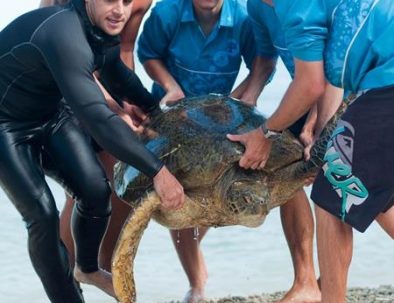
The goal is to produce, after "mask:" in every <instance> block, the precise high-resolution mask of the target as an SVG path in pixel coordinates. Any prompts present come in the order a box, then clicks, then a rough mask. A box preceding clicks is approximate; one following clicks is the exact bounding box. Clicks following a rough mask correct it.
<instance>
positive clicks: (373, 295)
mask: <svg viewBox="0 0 394 303" xmlns="http://www.w3.org/2000/svg"><path fill="white" fill-rule="evenodd" d="M283 295H284V292H275V293H271V294H260V295H253V296H248V297H226V298H220V299H217V300H207V301H205V303H269V302H275V301H276V300H279V299H280V298H282V297H283ZM346 302H347V303H392V302H394V286H390V285H384V286H379V287H377V288H361V287H354V288H349V290H348V294H347V299H346ZM168 303H181V302H180V301H171V302H168Z"/></svg>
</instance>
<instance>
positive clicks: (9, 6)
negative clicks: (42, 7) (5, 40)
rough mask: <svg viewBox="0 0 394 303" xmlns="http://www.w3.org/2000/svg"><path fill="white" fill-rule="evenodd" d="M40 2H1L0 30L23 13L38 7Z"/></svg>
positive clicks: (1, 0)
mask: <svg viewBox="0 0 394 303" xmlns="http://www.w3.org/2000/svg"><path fill="white" fill-rule="evenodd" d="M39 4H40V0H12V1H8V0H0V29H3V28H4V27H5V26H6V25H7V24H8V23H10V22H11V21H12V20H14V19H15V18H16V17H18V16H20V15H22V14H23V13H25V12H27V11H30V10H33V9H35V8H37V7H38V5H39Z"/></svg>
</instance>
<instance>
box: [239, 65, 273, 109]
mask: <svg viewBox="0 0 394 303" xmlns="http://www.w3.org/2000/svg"><path fill="white" fill-rule="evenodd" d="M275 64H276V60H274V59H268V58H262V57H256V59H255V60H254V61H253V67H252V70H251V72H250V73H249V75H248V76H247V78H245V80H244V81H243V82H242V83H241V84H240V85H239V86H238V87H237V88H236V89H235V90H234V92H233V93H232V95H233V96H235V97H236V95H235V93H236V94H237V95H238V94H239V97H238V98H239V99H241V100H243V101H245V102H247V103H249V104H251V105H256V103H257V99H258V97H259V96H260V94H261V92H262V90H263V89H264V86H265V84H266V83H267V81H268V79H269V78H270V77H271V75H272V73H273V71H274V68H275ZM236 98H237V97H236Z"/></svg>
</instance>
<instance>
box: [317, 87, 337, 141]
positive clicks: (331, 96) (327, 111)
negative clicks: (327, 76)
mask: <svg viewBox="0 0 394 303" xmlns="http://www.w3.org/2000/svg"><path fill="white" fill-rule="evenodd" d="M342 101H343V89H341V88H338V87H335V86H333V85H331V84H330V83H328V82H327V84H326V90H325V93H324V95H323V97H322V98H321V99H320V100H319V102H318V103H317V107H316V109H317V120H316V126H315V135H317V136H318V135H319V134H320V133H321V131H322V130H323V128H324V127H325V125H326V124H327V122H328V121H329V120H330V119H331V118H332V117H333V116H334V114H335V113H336V112H337V110H338V108H339V106H340V105H341V103H342Z"/></svg>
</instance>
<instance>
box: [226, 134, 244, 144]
mask: <svg viewBox="0 0 394 303" xmlns="http://www.w3.org/2000/svg"><path fill="white" fill-rule="evenodd" d="M226 138H227V139H229V140H230V141H233V142H240V143H242V144H243V145H245V140H244V136H243V135H231V134H227V135H226Z"/></svg>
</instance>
